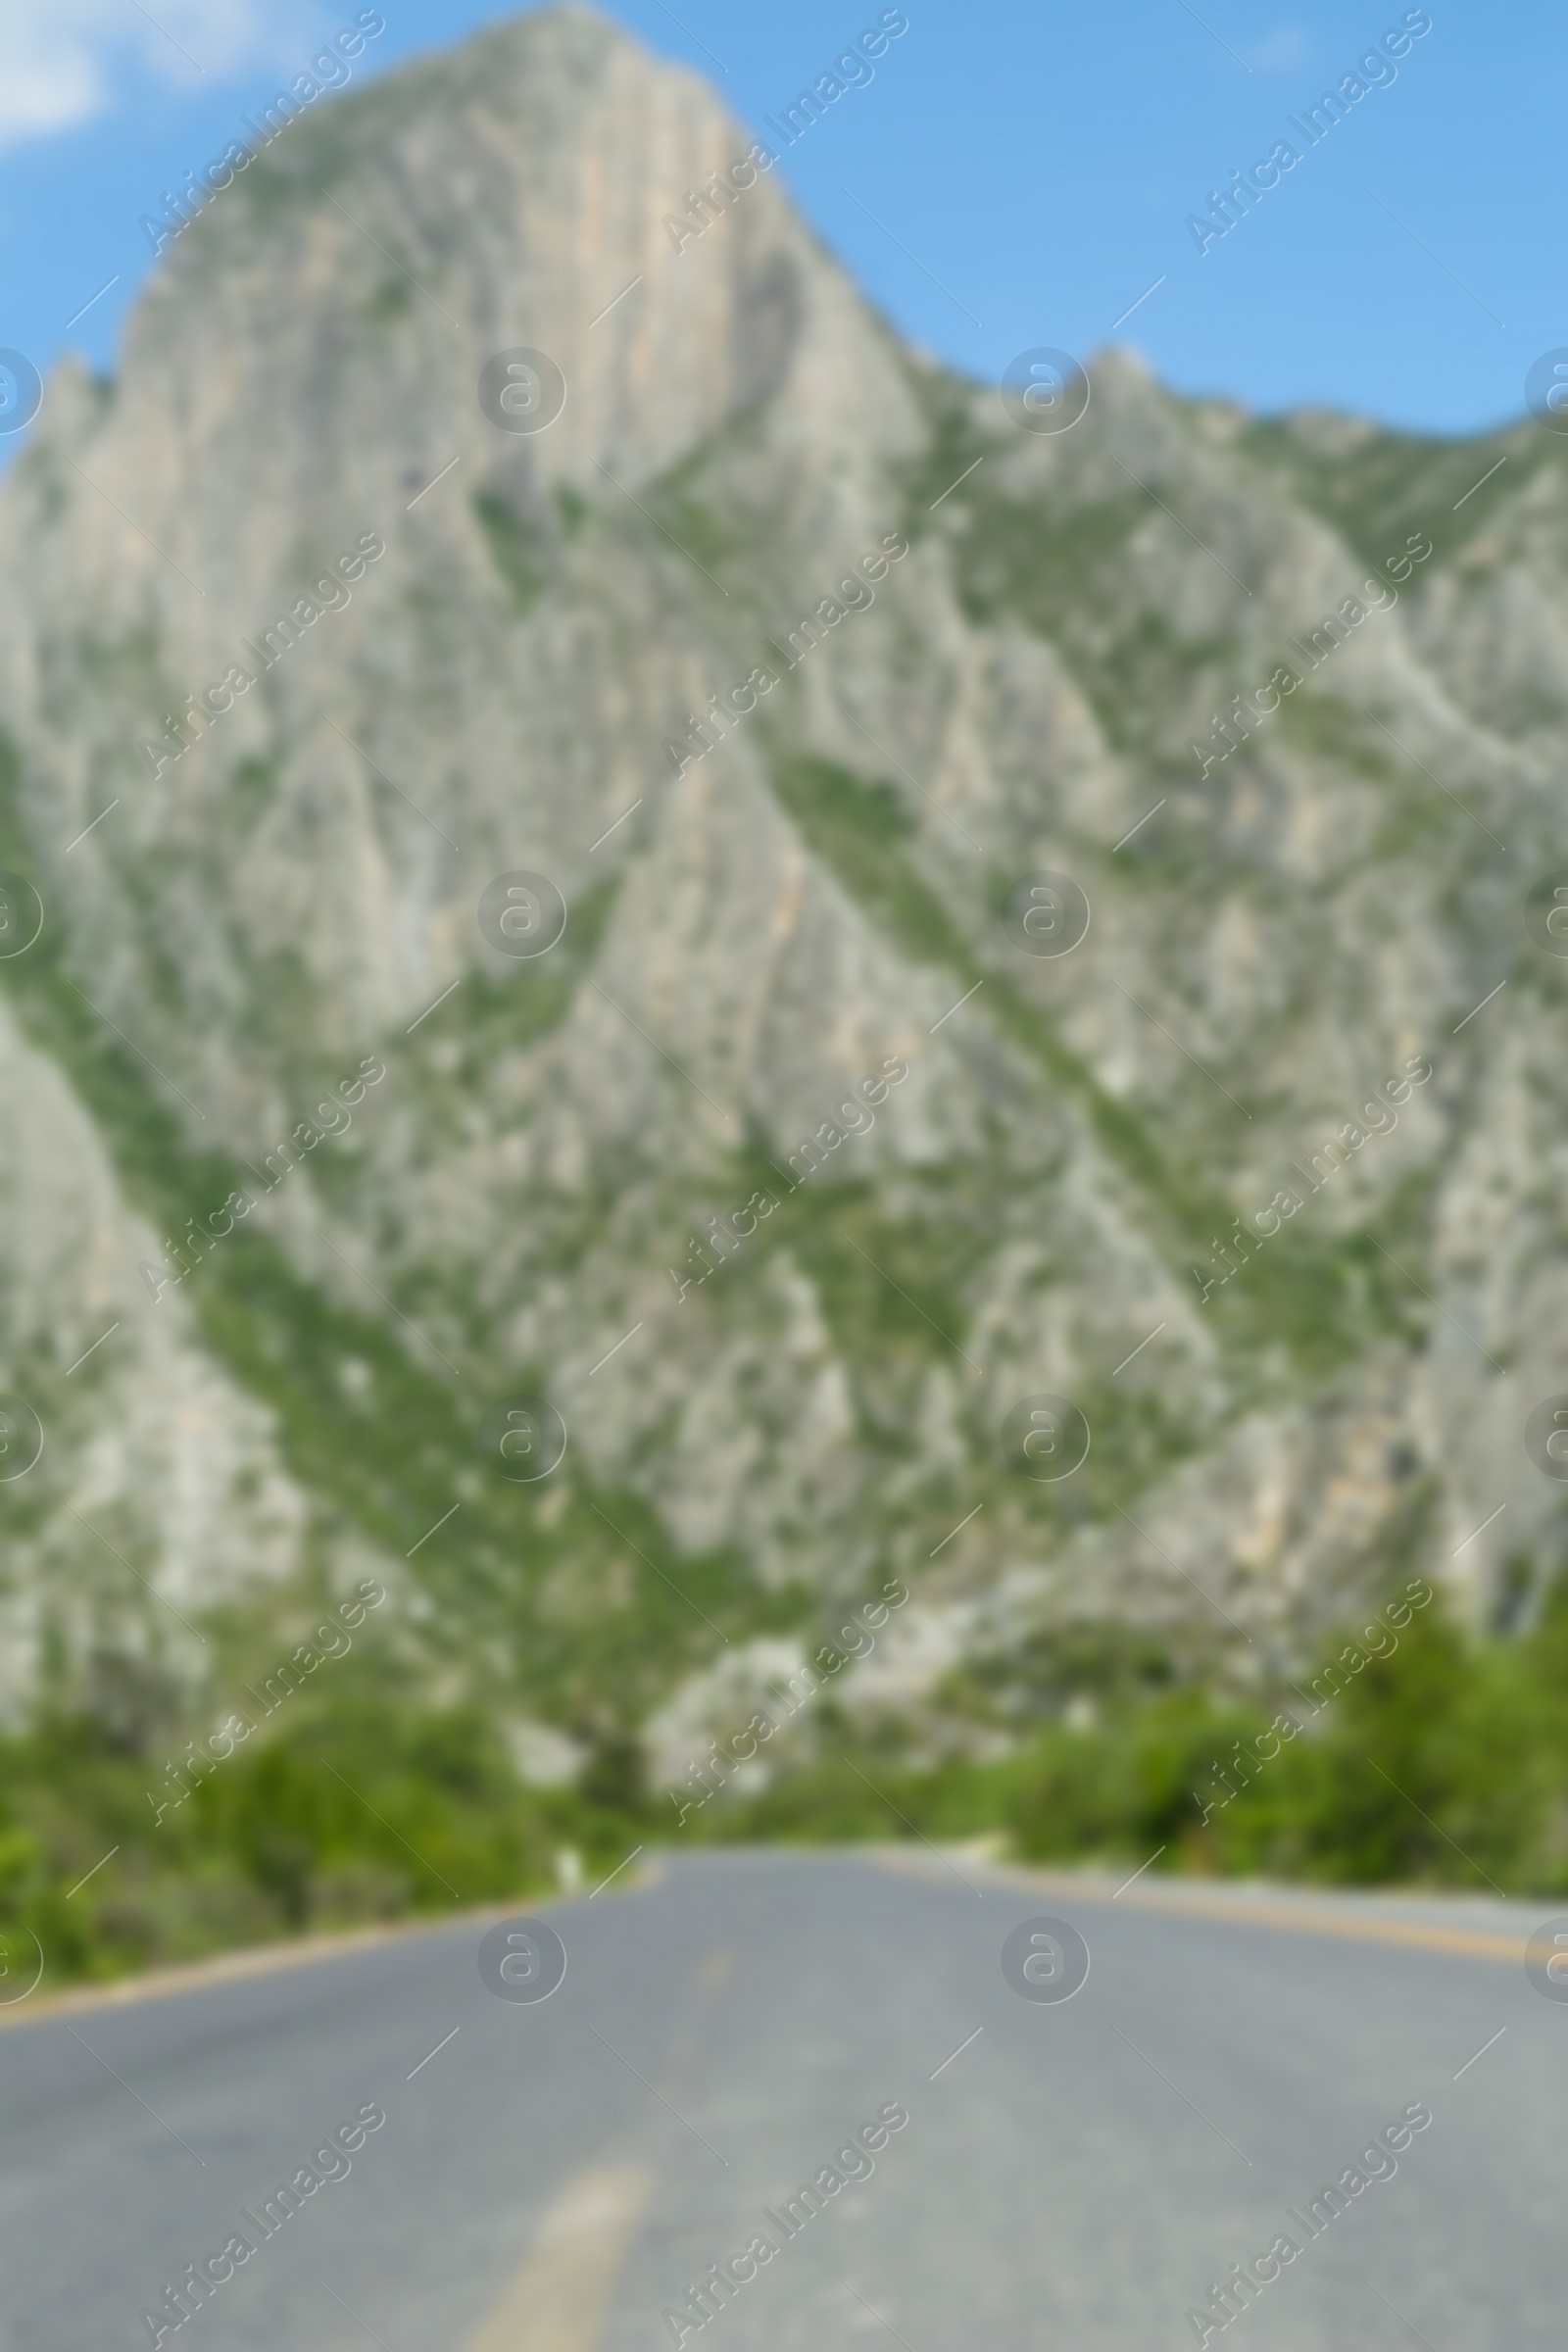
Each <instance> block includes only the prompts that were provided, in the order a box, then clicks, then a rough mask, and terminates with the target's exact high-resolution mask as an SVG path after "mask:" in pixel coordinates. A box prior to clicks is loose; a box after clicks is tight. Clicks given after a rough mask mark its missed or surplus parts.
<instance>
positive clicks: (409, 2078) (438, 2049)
mask: <svg viewBox="0 0 1568 2352" xmlns="http://www.w3.org/2000/svg"><path fill="white" fill-rule="evenodd" d="M462 2032H463V2028H462V2027H461V2026H454V2027H453V2029H452V2031H451V2033H450V2034H448V2035H447V2037H446V2041H438V2042H437V2043H436V2045H435V2048H434V2049H433V2050H430V2051H428V2052H426V2054H425V2056H424V2057H422V2058H421V2059H420V2060H419V2066H417V2067H416V2068H415V2070H414V2074H413V2075H405V2076H404V2078H403V2080H404V2082H413V2081H414V2075H417V2073H418V2071H419V2067H421V2066H428V2065H429V2063H430V2060H431V2059H432V2058H439V2057H440V2055H441V2053H442V2051H443V2050H444V2049H445V2048H446V2046H447V2041H456V2039H457V2037H458V2035H459V2034H461V2033H462Z"/></svg>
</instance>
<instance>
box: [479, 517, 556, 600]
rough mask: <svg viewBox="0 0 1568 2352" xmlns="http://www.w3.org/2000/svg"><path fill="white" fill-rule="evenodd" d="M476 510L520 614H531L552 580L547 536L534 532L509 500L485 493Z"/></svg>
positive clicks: (498, 568)
mask: <svg viewBox="0 0 1568 2352" xmlns="http://www.w3.org/2000/svg"><path fill="white" fill-rule="evenodd" d="M473 511H474V514H475V515H477V517H478V520H479V526H480V528H481V530H482V531H483V532H484V537H485V545H486V546H487V547H488V548H489V550H490V555H491V560H492V561H493V563H494V564H495V567H496V569H497V571H499V572H500V574H501V577H502V578H503V579H504V580H505V581H506V583H507V586H508V587H509V588H510V589H511V591H512V600H513V603H514V604H515V606H516V609H517V611H518V612H519V613H528V612H531V611H532V609H533V607H534V606H535V605H536V604H537V603H538V601H539V598H540V596H541V595H542V594H543V592H544V590H545V587H546V586H547V584H548V582H549V577H550V546H549V542H548V540H547V539H546V538H545V536H544V534H543V533H542V532H540V531H537V530H530V529H529V527H528V525H527V524H526V523H525V522H524V521H523V520H522V518H521V516H520V515H517V514H516V513H515V511H514V510H513V508H511V507H509V506H508V505H507V503H506V501H505V499H501V498H497V497H496V495H495V493H494V491H491V490H481V491H480V492H479V493H478V495H477V496H476V497H475V499H474V501H473Z"/></svg>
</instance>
